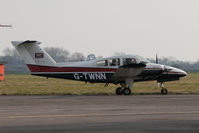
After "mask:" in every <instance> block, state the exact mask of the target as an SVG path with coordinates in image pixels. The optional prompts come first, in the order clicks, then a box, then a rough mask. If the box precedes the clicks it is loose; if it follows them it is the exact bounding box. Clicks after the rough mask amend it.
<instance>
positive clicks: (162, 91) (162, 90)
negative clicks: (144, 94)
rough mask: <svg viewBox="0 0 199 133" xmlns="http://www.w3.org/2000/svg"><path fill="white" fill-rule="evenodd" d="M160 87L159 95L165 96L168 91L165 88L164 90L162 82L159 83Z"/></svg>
mask: <svg viewBox="0 0 199 133" xmlns="http://www.w3.org/2000/svg"><path fill="white" fill-rule="evenodd" d="M160 87H161V88H162V89H161V94H162V95H167V93H168V90H167V89H166V88H164V83H163V82H161V83H160Z"/></svg>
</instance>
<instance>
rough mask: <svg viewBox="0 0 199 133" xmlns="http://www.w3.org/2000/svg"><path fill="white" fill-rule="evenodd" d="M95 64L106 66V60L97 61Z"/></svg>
mask: <svg viewBox="0 0 199 133" xmlns="http://www.w3.org/2000/svg"><path fill="white" fill-rule="evenodd" d="M97 66H108V61H107V60H101V61H98V62H97Z"/></svg>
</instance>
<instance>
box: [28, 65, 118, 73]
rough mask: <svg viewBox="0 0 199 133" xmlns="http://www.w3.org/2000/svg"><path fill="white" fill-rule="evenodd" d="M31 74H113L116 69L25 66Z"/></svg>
mask: <svg viewBox="0 0 199 133" xmlns="http://www.w3.org/2000/svg"><path fill="white" fill-rule="evenodd" d="M27 66H28V68H29V69H30V71H31V72H115V71H116V70H117V69H116V68H95V67H53V66H38V65H27Z"/></svg>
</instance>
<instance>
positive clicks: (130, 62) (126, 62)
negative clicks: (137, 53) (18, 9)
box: [123, 58, 136, 65]
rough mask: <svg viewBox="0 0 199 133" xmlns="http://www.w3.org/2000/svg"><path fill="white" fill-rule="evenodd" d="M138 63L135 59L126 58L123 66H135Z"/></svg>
mask: <svg viewBox="0 0 199 133" xmlns="http://www.w3.org/2000/svg"><path fill="white" fill-rule="evenodd" d="M133 63H136V59H135V58H124V59H123V65H128V64H133Z"/></svg>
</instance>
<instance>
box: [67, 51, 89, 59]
mask: <svg viewBox="0 0 199 133" xmlns="http://www.w3.org/2000/svg"><path fill="white" fill-rule="evenodd" d="M85 59H86V57H85V56H84V55H83V54H82V53H79V52H75V53H73V54H72V55H71V56H70V61H84V60H85Z"/></svg>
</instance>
